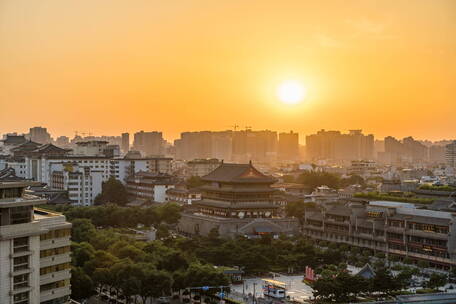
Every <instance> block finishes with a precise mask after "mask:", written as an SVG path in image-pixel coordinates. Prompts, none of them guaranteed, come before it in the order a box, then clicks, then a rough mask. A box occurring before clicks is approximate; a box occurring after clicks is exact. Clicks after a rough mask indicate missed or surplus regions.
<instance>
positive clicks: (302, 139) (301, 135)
mask: <svg viewBox="0 0 456 304" xmlns="http://www.w3.org/2000/svg"><path fill="white" fill-rule="evenodd" d="M233 126H236V127H237V128H236V131H245V130H252V131H263V130H267V131H273V132H277V134H279V133H287V132H295V133H298V135H299V144H300V145H305V143H306V136H307V135H312V134H315V133H317V132H319V131H322V130H324V131H339V132H341V133H349V132H350V131H351V130H361V131H362V132H363V133H364V134H372V135H373V136H374V139H375V140H384V139H385V138H387V137H394V138H396V139H398V140H402V139H404V138H407V137H410V136H411V137H413V139H415V140H418V141H431V142H434V143H435V142H440V141H452V140H456V137H454V136H453V137H448V138H435V139H433V138H420V137H418V136H416V135H415V134H406V135H404V136H397V135H395V134H385V135H384V136H379V135H377V134H375V133H371V132H367V131H366V130H364V129H362V128H349V129H325V128H320V129H315V130H313V131H310V132H307V133H303V132H298V131H296V130H277V129H272V128H267V127H266V128H264V129H259V128H252V127H251V126H250V125H248V126H246V127H244V128H242V127H241V126H238V125H236V124H233ZM233 126H230V127H231V128H232V127H233ZM33 127H44V128H46V129H47V132H48V133H49V134H50V135H51V137H52V138H53V140H56V139H57V138H58V137H60V136H66V137H68V138H69V139H70V140H71V139H73V138H75V137H76V136H80V137H82V138H83V139H84V138H87V137H89V138H90V137H103V136H118V137H121V136H122V134H123V133H128V134H129V135H130V139H129V142H130V144H132V143H133V141H134V139H133V135H134V134H135V133H139V132H141V131H144V132H161V133H163V139H164V140H166V141H167V142H168V143H170V144H173V143H174V141H175V140H177V139H180V138H181V135H182V133H187V132H191V133H192V132H224V131H234V129H230V127H228V128H225V129H220V130H216V129H210V128H208V129H201V130H182V131H179V132H178V133H177V135H176V136H175V137H170V136H167V135H168V134H167V133H166V132H164V131H163V130H162V129H138V130H120V131H119V132H118V133H110V134H104V133H95V132H92V131H90V130H88V131H87V130H78V131H77V133H76V131H73V132H72V133H71V132H70V133H69V134H60V133H58V132H52V130H50V129H49V128H47V127H46V126H45V125H40V126H33ZM30 128H32V126H30V127H26V128H25V129H24V130H23V131H22V129H21V130H9V131H6V132H1V129H0V135H3V136H5V135H6V134H14V133H17V134H18V135H22V134H28V132H29V129H30Z"/></svg>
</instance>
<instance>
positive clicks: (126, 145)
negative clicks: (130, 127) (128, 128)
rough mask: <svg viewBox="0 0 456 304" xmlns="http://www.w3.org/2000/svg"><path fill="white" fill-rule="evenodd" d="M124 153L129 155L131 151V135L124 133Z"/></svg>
mask: <svg viewBox="0 0 456 304" xmlns="http://www.w3.org/2000/svg"><path fill="white" fill-rule="evenodd" d="M121 148H122V152H123V153H127V152H128V151H129V150H130V134H129V133H122V146H121Z"/></svg>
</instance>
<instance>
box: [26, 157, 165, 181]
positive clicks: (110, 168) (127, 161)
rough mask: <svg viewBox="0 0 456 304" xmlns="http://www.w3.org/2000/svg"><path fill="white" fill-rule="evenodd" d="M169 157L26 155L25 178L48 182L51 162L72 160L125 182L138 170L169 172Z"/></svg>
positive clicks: (107, 176) (103, 174)
mask: <svg viewBox="0 0 456 304" xmlns="http://www.w3.org/2000/svg"><path fill="white" fill-rule="evenodd" d="M171 160H172V159H171V158H166V157H156V158H154V157H149V158H111V157H103V156H75V155H63V156H40V157H26V158H25V166H26V174H25V175H26V178H29V179H33V180H35V181H40V182H43V183H47V184H50V182H51V180H50V178H51V173H52V171H51V168H52V164H53V163H62V162H73V163H76V164H78V165H79V166H83V167H90V169H91V170H95V171H101V172H102V180H103V181H107V180H108V179H109V178H110V177H111V176H112V177H115V178H116V179H118V180H120V181H121V182H123V183H125V182H126V180H127V178H128V177H130V176H131V175H133V174H134V173H137V172H140V171H150V172H153V173H158V172H162V173H169V172H170V171H171Z"/></svg>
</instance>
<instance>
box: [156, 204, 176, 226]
mask: <svg viewBox="0 0 456 304" xmlns="http://www.w3.org/2000/svg"><path fill="white" fill-rule="evenodd" d="M181 210H182V207H181V206H180V205H178V204H176V203H166V204H163V205H161V206H160V207H158V210H157V213H158V218H159V221H160V222H165V223H166V224H170V225H171V224H177V223H178V222H179V219H180V217H181V214H180V213H181Z"/></svg>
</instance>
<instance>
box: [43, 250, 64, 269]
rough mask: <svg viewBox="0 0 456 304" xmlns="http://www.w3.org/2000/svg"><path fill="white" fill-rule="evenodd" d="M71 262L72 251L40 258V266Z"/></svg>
mask: <svg viewBox="0 0 456 304" xmlns="http://www.w3.org/2000/svg"><path fill="white" fill-rule="evenodd" d="M69 262H71V256H70V253H69V252H67V253H64V254H58V255H51V256H48V257H45V258H41V259H40V267H41V268H43V267H48V266H52V265H58V264H63V263H69Z"/></svg>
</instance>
